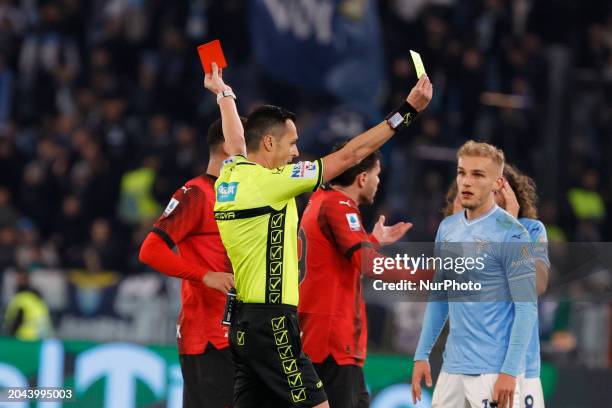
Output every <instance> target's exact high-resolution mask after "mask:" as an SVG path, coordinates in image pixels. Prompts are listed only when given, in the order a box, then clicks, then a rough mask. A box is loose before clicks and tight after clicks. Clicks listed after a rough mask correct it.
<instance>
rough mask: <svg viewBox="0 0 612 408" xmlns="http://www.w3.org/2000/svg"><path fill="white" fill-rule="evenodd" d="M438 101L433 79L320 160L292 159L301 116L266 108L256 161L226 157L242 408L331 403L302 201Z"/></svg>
mask: <svg viewBox="0 0 612 408" xmlns="http://www.w3.org/2000/svg"><path fill="white" fill-rule="evenodd" d="M431 97H432V85H431V83H430V81H429V78H427V76H426V75H423V76H421V78H420V79H419V81H418V82H417V84H416V85H415V86H414V88H412V90H411V92H410V94H409V95H408V97H407V98H406V101H405V102H404V103H403V104H402V105H401V106H400V107H398V108H397V109H396V110H395V111H393V112H391V113H390V114H389V115H388V116H387V119H386V120H385V121H384V122H382V123H380V124H378V125H377V126H375V127H373V128H371V129H370V130H368V131H366V132H364V133H362V134H360V135H358V136H356V137H355V138H353V139H352V140H351V141H349V142H348V143H347V144H346V145H345V146H344V147H343V148H342V149H340V150H338V151H336V152H334V153H331V154H329V155H328V156H325V157H323V158H322V159H318V160H316V161H314V162H299V163H296V164H288V163H290V162H291V161H292V160H293V159H294V158H295V157H297V156H298V154H299V152H298V148H297V141H298V134H297V129H296V127H295V116H294V115H293V113H291V112H289V111H287V110H285V109H283V108H279V107H276V106H269V105H266V106H262V107H260V108H258V109H256V110H255V111H254V112H253V113H252V114H251V115H250V116H249V117H248V118H247V123H246V127H245V139H246V145H247V151H248V157H249V158H248V160H247V159H246V157H244V156H241V155H237V156H234V157H232V158H230V159H228V160H226V162H225V165H224V167H223V168H222V170H221V174H220V176H219V179H218V180H217V182H216V183H215V191H216V203H215V219H216V221H217V224H218V226H219V232H220V234H221V239H222V241H223V245H224V246H225V248H226V250H227V254H228V256H229V258H230V260H231V262H232V266H233V269H234V279H235V287H236V292H237V297H238V301H239V303H238V307H237V311H236V313H235V315H234V318H233V321H232V325H231V328H230V339H229V341H230V349H231V351H232V355H233V357H234V362H235V370H236V374H235V385H234V404H235V405H234V406H235V408H245V407H257V408H261V407H274V408H278V407H328V406H329V404H328V403H327V396H326V395H325V392H324V389H323V387H324V384H322V382H321V381H320V380H319V378H318V376H317V374H316V372H315V370H314V368H313V365H312V362H311V361H310V359H309V358H308V357H307V356H306V355H305V354H304V353H303V352H302V347H301V340H300V329H299V326H298V322H297V304H298V254H297V223H298V214H297V210H296V205H295V197H296V196H298V195H300V194H302V193H305V192H308V191H314V190H316V189H317V188H318V187H319V185H321V183H322V182H325V181H327V180H331V179H333V178H334V177H336V176H337V175H339V174H341V173H342V172H344V171H345V170H346V169H348V168H350V167H352V166H354V165H355V164H357V163H359V162H360V161H361V160H363V159H364V158H365V157H367V156H368V155H369V154H371V153H372V152H374V151H375V150H377V149H378V148H379V147H380V146H381V145H383V144H384V143H385V142H386V141H387V140H389V139H390V138H391V137H392V136H393V135H394V134H395V133H396V131H398V130H401V129H403V128H405V127H407V126H408V125H409V124H410V123H411V122H412V120H413V119H414V118H415V116H416V115H417V113H418V112H420V111H422V110H423V109H425V107H426V106H427V104H428V103H429V101H430V100H431Z"/></svg>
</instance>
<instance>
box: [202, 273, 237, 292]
mask: <svg viewBox="0 0 612 408" xmlns="http://www.w3.org/2000/svg"><path fill="white" fill-rule="evenodd" d="M202 282H204V284H205V285H206V286H208V287H209V288H212V289H217V290H219V291H221V292H223V293H227V292H228V291H229V290H230V289H231V288H233V287H234V275H233V274H231V273H228V272H208V273H207V274H206V275H204V279H202Z"/></svg>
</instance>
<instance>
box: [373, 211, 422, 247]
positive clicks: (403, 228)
mask: <svg viewBox="0 0 612 408" xmlns="http://www.w3.org/2000/svg"><path fill="white" fill-rule="evenodd" d="M410 228H412V223H410V222H398V223H397V224H395V225H389V226H385V216H384V215H381V216H380V217H379V218H378V222H377V223H376V225H374V229H373V230H372V235H374V238H376V240H377V241H378V243H379V244H380V245H389V244H393V243H394V242H396V241H397V240H398V239H400V238H401V237H403V236H404V234H405V233H406V232H408V230H409V229H410Z"/></svg>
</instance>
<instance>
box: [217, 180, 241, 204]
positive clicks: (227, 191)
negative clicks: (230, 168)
mask: <svg viewBox="0 0 612 408" xmlns="http://www.w3.org/2000/svg"><path fill="white" fill-rule="evenodd" d="M238 184H239V183H238V182H237V181H232V182H231V183H225V182H223V183H221V184H219V187H217V201H218V202H220V203H226V202H228V201H234V200H236V193H237V192H238Z"/></svg>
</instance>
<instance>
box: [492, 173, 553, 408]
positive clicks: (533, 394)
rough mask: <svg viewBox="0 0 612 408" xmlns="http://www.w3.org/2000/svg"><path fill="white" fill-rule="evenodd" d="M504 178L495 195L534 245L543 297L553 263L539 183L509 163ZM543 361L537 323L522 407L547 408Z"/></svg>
mask: <svg viewBox="0 0 612 408" xmlns="http://www.w3.org/2000/svg"><path fill="white" fill-rule="evenodd" d="M504 178H505V179H506V180H507V181H508V183H506V184H505V185H504V187H502V189H501V190H500V192H499V194H496V195H495V201H496V202H497V204H498V205H499V206H501V207H503V208H505V209H506V210H507V211H508V212H509V213H511V214H512V215H513V216H515V217H518V221H519V222H520V223H521V224H522V225H523V226H524V227H525V229H526V230H527V232H528V233H529V238H530V240H531V242H532V243H533V245H534V251H533V254H534V258H535V260H536V288H537V292H538V295H541V294H542V293H544V291H545V290H546V286H547V283H548V275H549V271H550V261H549V260H548V248H547V247H548V237H547V235H546V228H545V227H544V224H542V222H540V221H538V220H537V218H538V215H537V209H536V206H535V202H536V199H537V196H536V188H535V183H534V182H533V180H532V179H531V178H530V177H528V176H526V175H525V174H523V173H521V171H519V170H518V169H517V168H516V167H514V166H512V165H510V164H507V163H506V165H505V166H504ZM540 361H541V360H540V333H539V328H538V322H537V320H536V324H535V325H534V328H533V332H532V335H531V339H530V340H529V346H528V348H527V356H526V361H525V364H526V367H525V381H524V382H523V384H522V386H521V398H520V406H521V408H544V393H543V390H542V383H541V381H540V365H541V363H540Z"/></svg>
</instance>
